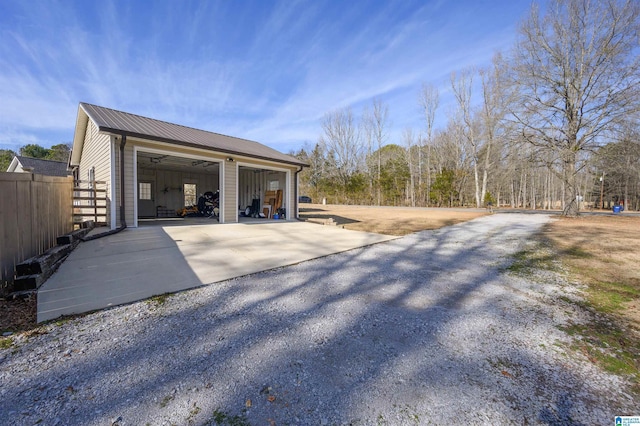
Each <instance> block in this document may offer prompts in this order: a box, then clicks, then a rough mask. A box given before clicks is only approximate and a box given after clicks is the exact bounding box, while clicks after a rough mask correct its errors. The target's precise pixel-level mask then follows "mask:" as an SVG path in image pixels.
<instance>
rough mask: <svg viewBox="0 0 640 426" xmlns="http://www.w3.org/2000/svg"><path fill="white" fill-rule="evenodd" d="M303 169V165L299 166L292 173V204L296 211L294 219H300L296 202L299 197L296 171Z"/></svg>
mask: <svg viewBox="0 0 640 426" xmlns="http://www.w3.org/2000/svg"><path fill="white" fill-rule="evenodd" d="M303 169H304V167H303V166H300V168H299V169H298V170H296V173H295V175H294V182H295V183H294V185H295V191H294V192H293V194H294V200H293V203H294V206H295V210H294V211H295V212H296V219H298V220H300V214H299V212H298V204H299V203H298V199H299V198H298V197H299V195H298V173H300V172H301V171H302V170H303Z"/></svg>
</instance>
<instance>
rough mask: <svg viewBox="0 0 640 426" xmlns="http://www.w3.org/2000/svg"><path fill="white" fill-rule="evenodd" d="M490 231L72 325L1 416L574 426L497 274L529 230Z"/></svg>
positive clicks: (432, 235) (336, 260)
mask: <svg viewBox="0 0 640 426" xmlns="http://www.w3.org/2000/svg"><path fill="white" fill-rule="evenodd" d="M487 220H488V219H484V218H483V219H480V220H475V221H471V222H467V223H464V224H461V225H458V226H455V227H451V228H445V229H441V230H438V231H425V232H422V233H419V234H414V235H410V236H407V237H405V238H402V239H399V240H394V241H391V242H388V243H383V244H378V245H376V246H372V247H367V248H363V249H357V250H352V251H349V252H346V253H342V254H337V255H332V256H329V257H327V258H324V259H317V260H313V261H309V262H304V263H302V264H299V265H295V266H292V267H286V268H282V269H279V270H275V271H269V272H264V273H260V274H255V275H252V276H248V277H243V278H239V279H235V280H231V281H228V282H225V283H219V284H214V285H211V286H208V287H206V288H201V289H196V290H192V291H186V292H183V293H181V294H178V295H175V296H171V297H170V298H169V300H168V301H167V302H166V303H164V304H161V305H158V306H155V307H154V306H150V305H149V304H148V303H146V304H145V302H141V303H140V304H138V305H131V306H127V307H122V308H117V309H114V310H111V311H105V312H99V313H96V314H93V315H90V316H87V317H85V318H80V319H78V320H73V321H71V322H70V323H68V324H66V325H65V326H64V327H61V328H60V329H59V333H60V336H61V337H60V343H59V350H60V351H61V352H64V351H67V350H68V349H70V350H71V351H70V352H69V355H68V356H60V358H61V359H62V360H61V362H60V363H59V364H57V365H56V366H55V367H54V368H51V369H50V370H46V371H37V370H38V369H37V365H34V371H37V372H36V373H33V374H31V375H29V374H28V373H24V375H21V377H20V379H19V380H17V379H16V380H12V381H10V382H6V381H5V382H4V383H3V389H4V390H3V393H2V398H3V404H2V406H0V418H5V419H6V418H15V419H17V421H16V424H32V423H35V422H36V421H37V420H38V416H42V415H43V414H42V413H43V412H45V413H55V414H54V416H55V417H57V418H58V419H59V421H60V424H86V425H93V424H104V423H105V421H107V420H109V421H110V420H111V419H117V418H119V417H120V418H122V421H123V422H124V424H145V423H147V422H148V423H150V424H161V423H176V424H197V425H200V424H231V423H232V420H233V421H235V422H236V423H235V424H255V425H262V424H270V423H271V424H278V425H280V424H305V425H306V424H424V423H428V422H444V423H446V422H455V423H458V424H463V423H492V424H501V423H512V422H513V423H519V424H526V423H527V422H528V423H536V422H538V423H543V424H545V423H546V424H558V422H561V423H563V424H579V423H572V421H571V420H570V419H572V418H575V417H576V412H575V410H576V409H577V410H578V411H579V412H584V410H586V409H587V408H588V407H587V408H585V404H589V403H590V402H592V401H591V400H588V401H587V400H585V401H582V400H578V399H577V398H576V396H575V392H576V389H578V388H580V387H581V386H582V384H581V379H580V378H579V376H577V375H575V374H574V372H573V371H572V369H571V367H570V366H569V365H568V364H562V363H557V364H548V363H547V362H551V361H552V360H553V359H555V358H554V357H553V355H549V354H550V353H551V352H553V351H552V349H551V348H544V347H541V346H540V345H539V343H538V341H537V339H538V338H539V337H540V333H544V331H545V330H547V329H552V328H553V325H552V324H553V323H552V319H551V318H545V316H544V314H543V315H540V312H542V313H544V303H530V304H527V303H523V300H524V299H526V298H527V297H529V296H527V295H526V294H525V293H526V288H525V289H522V288H519V287H518V283H513V286H514V288H511V287H512V283H510V280H511V278H510V277H508V276H504V275H500V274H499V272H498V271H499V270H500V269H501V268H504V267H505V266H507V265H508V264H509V262H510V260H509V259H510V258H509V255H510V254H511V253H512V251H511V250H510V249H507V248H505V246H506V245H507V242H508V241H513V240H520V239H523V238H524V239H526V238H529V237H530V236H531V234H532V233H533V232H535V231H536V230H537V227H538V224H539V223H541V222H535V223H533V224H531V223H522V222H523V221H521V220H518V218H517V217H515V216H510V217H509V218H508V219H505V220H503V221H501V222H500V223H499V224H494V225H492V227H489V228H488V227H487V225H486V223H485V222H486V221H487ZM187 299H188V300H190V301H191V302H190V303H189V307H188V308H180V306H185V305H186V304H185V303H184V301H185V300H187ZM180 301H182V302H183V303H180ZM174 302H175V303H174ZM136 306H138V308H136ZM536 313H538V315H535V314H536ZM138 314H141V315H146V316H148V317H147V318H144V319H143V320H140V319H139V318H137V319H136V318H134V316H135V315H138ZM117 316H124V317H120V318H116V317H117ZM532 318H536V323H532V321H531V319H532ZM546 321H548V322H546ZM85 327H86V328H87V329H90V330H93V329H95V328H98V329H100V328H102V330H104V334H105V335H108V336H110V338H109V339H100V336H96V337H95V341H94V342H91V340H92V339H88V340H89V343H82V342H81V340H82V339H80V338H76V340H74V341H69V340H65V337H64V335H65V329H68V332H69V333H71V334H74V335H82V331H80V329H81V328H85ZM56 332H58V331H56ZM114 335H115V337H111V336H114ZM114 339H118V341H117V342H116V341H114ZM123 340H124V341H125V342H126V343H125V344H124V345H123V344H122V341H123ZM116 343H117V344H116ZM29 344H30V343H28V344H27V345H25V348H23V349H22V350H28V349H27V346H28V345H29ZM33 344H37V343H36V342H34V343H33ZM83 346H86V348H84V349H83V348H82V347H83ZM544 360H546V362H545V361H544ZM0 361H2V360H0ZM0 365H1V364H0ZM39 383H47V384H48V383H55V385H54V386H53V387H43V386H39ZM589 386H595V385H594V384H590V385H589ZM556 395H561V397H559V398H557V399H556ZM586 399H588V398H586ZM576 406H577V408H576ZM45 407H46V408H45ZM600 408H602V407H600ZM610 409H613V408H610ZM597 410H598V409H597V408H596V411H595V412H596V413H599V412H600V411H597ZM10 412H13V413H12V414H10ZM605 414H606V415H609V414H610V413H609V412H606V413H605ZM8 415H11V416H12V417H7V416H8ZM601 415H602V414H601ZM604 418H605V419H607V418H606V417H604ZM567 419H569V420H567ZM49 420H51V419H48V420H47V421H45V422H44V423H45V424H53V423H54V422H53V421H49ZM454 420H455V421H454ZM591 420H593V421H594V422H595V423H598V422H599V420H600V419H597V418H596V419H594V418H591ZM225 422H226V423H225Z"/></svg>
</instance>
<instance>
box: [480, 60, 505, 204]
mask: <svg viewBox="0 0 640 426" xmlns="http://www.w3.org/2000/svg"><path fill="white" fill-rule="evenodd" d="M503 69H504V64H503V60H502V56H501V55H499V54H498V55H496V56H495V57H494V58H493V64H492V66H491V68H488V69H483V70H480V80H481V83H482V107H481V111H480V117H481V121H482V138H483V140H484V146H483V150H482V151H483V152H482V157H483V160H480V161H482V188H481V190H480V200H481V201H482V202H483V203H484V200H485V196H486V194H487V185H488V182H489V172H490V170H492V169H493V159H494V149H495V145H496V144H497V143H498V139H499V138H502V139H503V141H505V140H506V139H507V138H508V127H507V126H506V121H505V115H506V108H507V105H508V103H509V102H511V99H510V96H509V93H508V91H507V90H506V85H505V82H504V75H503V71H502V70H503Z"/></svg>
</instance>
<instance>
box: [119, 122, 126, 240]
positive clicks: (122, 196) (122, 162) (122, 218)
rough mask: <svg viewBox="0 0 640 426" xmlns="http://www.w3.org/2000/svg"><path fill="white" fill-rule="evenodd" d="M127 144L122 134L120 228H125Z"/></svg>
mask: <svg viewBox="0 0 640 426" xmlns="http://www.w3.org/2000/svg"><path fill="white" fill-rule="evenodd" d="M126 144H127V135H125V134H124V133H123V134H122V140H121V141H120V228H122V229H124V228H126V227H127V221H126V219H125V217H124V211H125V209H124V146H125V145H126Z"/></svg>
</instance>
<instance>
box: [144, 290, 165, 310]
mask: <svg viewBox="0 0 640 426" xmlns="http://www.w3.org/2000/svg"><path fill="white" fill-rule="evenodd" d="M169 296H170V295H169V294H167V293H165V294H159V295H157V296H153V297H150V298H148V299H147V303H148V304H150V305H153V306H154V307H158V306H162V305H164V304H165V303H167V301H168V300H169Z"/></svg>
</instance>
